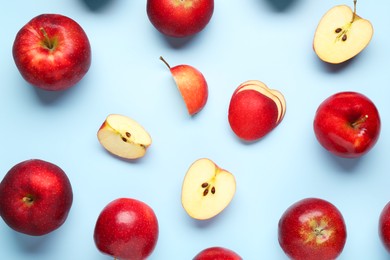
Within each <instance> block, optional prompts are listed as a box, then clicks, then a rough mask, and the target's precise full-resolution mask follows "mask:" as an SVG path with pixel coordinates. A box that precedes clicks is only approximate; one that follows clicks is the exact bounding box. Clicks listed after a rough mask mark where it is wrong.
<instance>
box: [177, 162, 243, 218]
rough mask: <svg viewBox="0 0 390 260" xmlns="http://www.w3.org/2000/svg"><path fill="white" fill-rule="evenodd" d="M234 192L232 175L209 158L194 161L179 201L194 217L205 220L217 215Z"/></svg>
mask: <svg viewBox="0 0 390 260" xmlns="http://www.w3.org/2000/svg"><path fill="white" fill-rule="evenodd" d="M235 192H236V180H235V178H234V176H233V175H232V174H231V173H230V172H228V171H226V170H224V169H221V168H220V167H218V166H217V165H216V164H215V163H214V162H213V161H211V160H210V159H206V158H203V159H199V160H197V161H195V162H194V163H193V164H192V165H191V166H190V168H189V169H188V171H187V174H186V176H185V178H184V181H183V186H182V193H181V202H182V205H183V208H184V209H185V211H186V212H187V213H188V215H190V216H191V217H192V218H194V219H198V220H205V219H210V218H212V217H214V216H216V215H218V214H219V213H220V212H221V211H223V210H224V209H225V208H226V207H227V206H228V205H229V203H230V201H231V200H232V199H233V196H234V194H235Z"/></svg>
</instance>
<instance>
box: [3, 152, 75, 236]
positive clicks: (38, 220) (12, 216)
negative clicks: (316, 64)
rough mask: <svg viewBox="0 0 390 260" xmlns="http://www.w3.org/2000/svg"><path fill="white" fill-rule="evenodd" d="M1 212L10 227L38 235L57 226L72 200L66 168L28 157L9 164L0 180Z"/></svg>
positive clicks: (61, 221)
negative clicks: (10, 165) (8, 168)
mask: <svg viewBox="0 0 390 260" xmlns="http://www.w3.org/2000/svg"><path fill="white" fill-rule="evenodd" d="M0 198H1V200H0V216H1V217H2V218H3V219H4V221H5V223H7V225H8V226H10V227H11V228H12V229H14V230H16V231H18V232H21V233H24V234H28V235H32V236H41V235H45V234H47V233H50V232H52V231H54V230H55V229H57V228H59V227H60V226H61V225H62V224H63V223H64V222H65V220H66V218H67V216H68V213H69V211H70V208H71V206H72V202H73V192H72V186H71V184H70V181H69V179H68V177H67V175H66V174H65V172H64V171H63V170H62V169H61V168H60V167H58V166H57V165H54V164H52V163H49V162H46V161H43V160H38V159H31V160H27V161H23V162H21V163H18V164H16V165H15V166H14V167H12V168H11V169H10V170H9V171H8V173H7V174H6V175H5V176H4V178H3V180H2V181H1V183H0Z"/></svg>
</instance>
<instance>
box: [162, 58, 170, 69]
mask: <svg viewBox="0 0 390 260" xmlns="http://www.w3.org/2000/svg"><path fill="white" fill-rule="evenodd" d="M160 60H162V61H163V62H164V63H165V65H167V67H168V68H169V69H171V66H169V63H168V62H167V61H166V60H164V58H163V57H162V56H160Z"/></svg>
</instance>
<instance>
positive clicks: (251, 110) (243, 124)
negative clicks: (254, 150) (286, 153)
mask: <svg viewBox="0 0 390 260" xmlns="http://www.w3.org/2000/svg"><path fill="white" fill-rule="evenodd" d="M277 118H278V108H277V107H276V105H275V102H274V101H273V100H272V99H271V98H269V97H267V96H265V95H263V94H261V93H260V92H258V91H256V90H244V91H240V92H235V93H234V94H233V95H232V98H231V100H230V104H229V111H228V121H229V124H230V127H231V129H232V130H233V132H234V133H235V134H236V135H237V136H238V137H239V138H241V139H242V140H244V141H255V140H258V139H260V138H262V137H263V136H265V135H266V134H268V133H269V132H271V130H272V129H274V128H275V127H276V126H277Z"/></svg>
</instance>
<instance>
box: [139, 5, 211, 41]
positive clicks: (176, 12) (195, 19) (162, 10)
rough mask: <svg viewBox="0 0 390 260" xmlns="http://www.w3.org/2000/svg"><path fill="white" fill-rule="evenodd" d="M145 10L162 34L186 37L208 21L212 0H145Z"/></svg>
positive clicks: (200, 28) (201, 28)
mask: <svg viewBox="0 0 390 260" xmlns="http://www.w3.org/2000/svg"><path fill="white" fill-rule="evenodd" d="M146 12H147V15H148V17H149V20H150V22H151V23H152V24H153V26H154V27H155V28H156V29H157V30H158V31H160V32H161V33H162V34H165V35H167V36H171V37H177V38H181V37H187V36H192V35H194V34H196V33H198V32H200V31H201V30H203V29H204V28H205V27H206V25H207V24H208V23H209V21H210V20H211V17H212V15H213V12H214V0H147V2H146Z"/></svg>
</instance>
